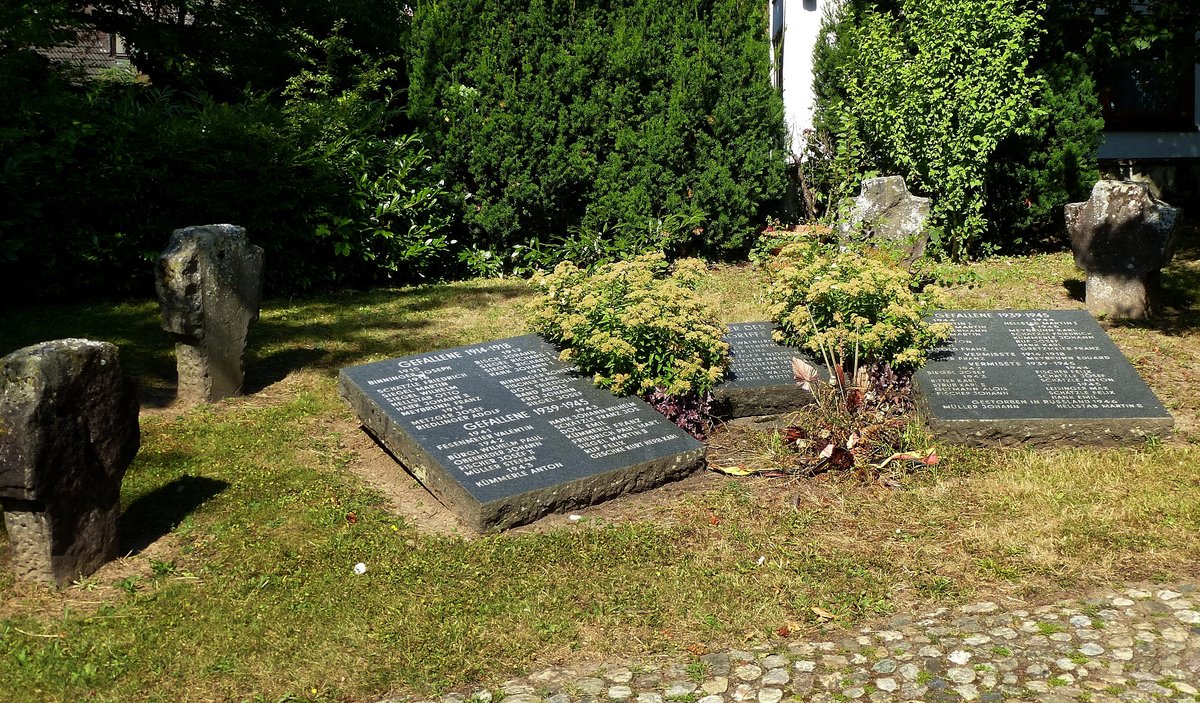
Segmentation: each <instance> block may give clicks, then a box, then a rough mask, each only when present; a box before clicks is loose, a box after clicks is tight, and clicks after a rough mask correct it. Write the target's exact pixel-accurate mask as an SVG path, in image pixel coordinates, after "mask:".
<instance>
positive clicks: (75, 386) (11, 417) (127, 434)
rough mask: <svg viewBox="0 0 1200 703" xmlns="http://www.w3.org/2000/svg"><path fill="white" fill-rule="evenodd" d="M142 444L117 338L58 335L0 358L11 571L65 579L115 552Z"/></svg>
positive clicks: (0, 455)
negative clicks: (126, 482)
mask: <svg viewBox="0 0 1200 703" xmlns="http://www.w3.org/2000/svg"><path fill="white" fill-rule="evenodd" d="M139 444H140V434H139V430H138V402H137V396H136V394H135V392H134V388H133V384H132V383H131V382H130V381H129V379H127V378H126V377H125V375H124V374H123V373H122V372H121V365H120V360H119V358H118V351H117V348H116V347H115V346H113V345H111V344H108V343H105V342H93V341H89V340H85V339H63V340H57V341H53V342H45V343H43V344H38V345H35V346H31V347H26V348H24V349H20V350H18V351H15V352H13V353H12V354H9V355H8V356H6V357H4V358H3V359H0V504H2V505H3V508H4V521H5V525H6V527H7V529H8V533H9V537H10V539H11V540H12V545H13V567H14V569H15V571H16V573H17V576H18V578H21V579H27V580H34V581H42V582H47V583H54V584H58V585H62V584H64V583H68V582H70V581H71V580H72V579H75V578H79V577H80V576H83V575H86V574H89V573H91V572H93V571H95V570H96V569H97V568H99V566H100V565H101V564H103V563H104V562H105V561H108V560H110V559H112V558H114V557H115V556H116V555H117V550H118V547H119V545H118V540H117V518H118V517H119V513H120V494H121V479H122V478H123V477H124V475H125V469H126V467H128V466H129V462H131V461H132V460H133V457H134V455H135V454H137V450H138V446H139Z"/></svg>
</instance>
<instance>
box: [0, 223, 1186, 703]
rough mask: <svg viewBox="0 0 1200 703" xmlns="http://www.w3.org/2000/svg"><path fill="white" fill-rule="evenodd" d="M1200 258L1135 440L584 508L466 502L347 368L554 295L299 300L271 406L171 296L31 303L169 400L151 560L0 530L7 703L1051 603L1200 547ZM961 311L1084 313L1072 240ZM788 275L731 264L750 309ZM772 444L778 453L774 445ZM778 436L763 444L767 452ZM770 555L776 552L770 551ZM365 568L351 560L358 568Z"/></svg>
mask: <svg viewBox="0 0 1200 703" xmlns="http://www.w3.org/2000/svg"><path fill="white" fill-rule="evenodd" d="M1198 259H1200V251H1197V248H1196V238H1195V236H1194V234H1193V236H1192V237H1191V238H1190V239H1189V241H1188V242H1187V246H1185V247H1184V248H1183V250H1182V251H1181V252H1180V253H1179V254H1178V255H1177V256H1176V262H1175V263H1174V264H1173V265H1172V266H1171V267H1170V269H1168V270H1167V271H1166V272H1165V273H1164V280H1165V284H1166V287H1167V291H1168V300H1167V302H1168V310H1167V311H1166V314H1165V315H1164V316H1163V317H1162V318H1160V319H1159V320H1156V321H1154V322H1151V323H1138V324H1111V323H1105V326H1106V327H1107V328H1108V330H1109V332H1110V334H1111V335H1112V337H1113V339H1114V340H1115V341H1116V343H1117V345H1118V346H1119V347H1120V348H1121V349H1122V350H1123V351H1124V352H1125V354H1126V355H1127V356H1128V357H1129V358H1130V360H1131V361H1132V362H1133V363H1134V365H1135V366H1136V367H1137V369H1138V370H1139V371H1140V372H1141V374H1142V375H1143V377H1145V378H1146V379H1147V381H1148V382H1149V383H1150V385H1151V386H1152V387H1153V389H1154V390H1155V392H1156V393H1157V394H1158V395H1159V397H1160V398H1161V399H1162V400H1163V401H1164V403H1165V404H1166V405H1167V407H1168V408H1169V409H1170V410H1171V412H1172V413H1173V414H1174V415H1175V417H1176V420H1177V428H1178V432H1177V435H1176V436H1175V437H1174V438H1173V439H1170V440H1168V441H1165V442H1153V443H1151V444H1148V445H1147V446H1145V447H1142V448H1136V449H1119V450H1111V449H1110V450H1083V449H1061V450H1054V451H1049V450H1038V451H1033V450H1022V449H1006V450H989V451H983V450H968V449H961V448H954V447H944V446H938V451H939V453H940V454H941V455H942V456H943V460H942V462H941V463H940V464H939V465H938V466H936V467H933V468H932V469H926V470H924V471H923V472H920V473H914V474H909V475H908V476H906V477H905V478H904V481H903V483H904V485H903V487H902V488H901V489H898V490H897V489H889V488H884V487H881V486H877V485H864V484H863V483H861V482H859V481H856V480H854V479H852V478H850V477H843V476H836V475H824V476H822V477H820V478H817V479H806V480H786V479H764V478H730V477H726V476H722V475H718V474H715V473H705V474H702V475H699V476H696V477H694V478H692V479H688V480H687V481H685V482H683V484H680V485H675V486H668V487H664V488H663V489H659V490H657V491H652V492H650V493H648V494H643V495H642V496H637V497H633V498H627V499H622V500H618V501H614V502H612V503H610V504H606V505H604V506H599V507H598V508H596V509H594V510H586V511H582V512H583V513H584V514H585V515H586V516H587V517H586V518H585V519H584V520H582V521H580V522H577V523H571V522H568V521H567V520H565V519H563V518H562V517H561V516H551V517H549V518H546V519H544V520H542V521H540V522H539V523H535V524H534V525H531V526H528V527H525V528H521V529H519V530H515V531H512V532H509V533H505V534H501V535H493V536H486V537H474V536H471V535H465V534H460V533H456V531H455V523H454V521H453V519H452V518H449V517H447V516H446V514H445V511H444V510H442V509H441V508H440V507H439V506H437V505H436V504H435V502H434V501H432V500H431V499H430V498H428V497H427V496H424V495H422V494H421V493H420V492H419V491H418V490H416V489H415V488H413V485H412V481H411V479H409V478H407V477H406V476H405V475H404V474H403V473H402V472H398V471H396V470H395V468H394V466H392V465H391V464H390V463H389V462H390V460H387V459H386V456H384V455H383V454H382V452H381V451H380V450H379V449H378V448H376V447H375V445H374V444H372V443H371V442H369V441H367V440H365V439H364V437H363V435H362V433H361V431H360V430H359V429H358V427H357V423H356V422H355V420H354V418H353V416H352V415H351V414H350V412H349V411H348V410H347V409H346V408H345V407H344V406H343V404H342V403H341V402H340V400H339V399H338V397H337V392H336V381H335V377H336V374H337V370H338V369H339V368H341V367H343V366H346V365H349V364H355V363H361V362H366V361H372V360H378V359H383V358H387V357H392V356H399V355H403V354H409V353H416V352H423V351H428V350H432V349H437V348H442V347H450V346H456V345H461V344H467V343H473V342H478V341H484V340H488V339H494V338H500V337H505V336H510V335H513V334H519V333H522V332H523V331H524V329H523V327H524V319H525V313H524V307H523V306H524V303H525V302H526V301H527V300H528V298H529V296H530V290H529V288H528V287H527V286H526V285H525V284H524V283H521V282H519V281H510V280H483V281H473V282H466V283H456V284H449V285H433V286H425V287H420V288H404V289H395V290H376V291H371V292H367V293H362V292H358V293H355V292H346V293H340V294H336V295H330V296H324V297H321V298H319V299H314V300H273V301H268V302H267V303H266V304H265V305H264V308H263V312H262V319H261V321H260V322H259V323H258V325H257V326H256V327H254V328H253V329H252V331H251V346H252V349H251V351H250V352H249V358H248V379H247V386H248V390H249V391H251V393H250V394H249V395H247V396H245V397H242V398H237V399H233V400H230V401H226V402H223V403H220V404H218V405H216V406H212V407H205V408H198V409H193V410H183V409H180V408H177V407H174V406H173V405H172V404H171V399H172V394H173V391H172V385H173V383H174V366H173V361H172V357H171V348H170V342H169V339H168V337H167V335H166V334H165V333H163V332H161V331H160V330H159V329H158V319H157V307H156V305H155V304H153V303H150V302H145V303H129V304H122V305H86V304H82V305H71V306H59V307H39V308H26V309H17V310H9V311H6V312H3V313H2V314H3V316H4V317H3V324H0V353H7V352H9V351H11V350H13V349H16V348H18V347H20V346H23V345H26V344H30V343H34V342H38V341H43V340H46V339H52V338H58V337H67V336H74V337H90V338H95V339H104V340H108V341H112V342H114V343H116V344H118V345H119V346H120V347H121V353H122V359H123V361H124V363H125V365H126V367H127V369H128V371H130V372H131V373H132V374H133V375H135V376H136V377H137V378H138V380H139V382H140V384H141V386H142V394H143V398H144V401H143V414H142V420H141V422H142V432H143V441H142V449H141V452H140V454H139V455H138V458H137V459H136V460H135V462H134V464H133V465H132V466H131V467H130V469H129V472H128V474H127V475H126V478H125V483H124V491H123V497H122V500H123V504H124V514H123V517H122V534H123V540H124V549H125V550H126V551H128V552H129V555H128V556H127V557H125V558H123V559H121V560H119V561H117V562H114V563H112V564H110V565H108V566H106V567H104V568H103V569H102V570H101V571H100V572H98V573H97V574H95V575H93V576H91V577H89V578H87V579H84V580H83V581H81V582H79V583H77V584H75V585H73V586H71V587H70V588H67V589H64V590H62V591H60V592H55V591H51V590H48V589H43V588H37V587H31V586H28V585H23V584H17V583H14V582H13V579H12V577H11V575H10V574H9V572H8V571H7V565H8V560H9V555H8V541H7V537H0V565H3V568H4V571H3V572H0V573H2V575H0V691H4V692H5V695H4V699H5V700H8V701H14V702H15V701H50V700H63V701H75V700H102V701H157V700H162V701H181V700H188V701H209V700H251V701H280V700H320V701H367V700H373V699H377V698H379V697H381V696H383V695H385V694H388V693H402V692H412V693H417V694H432V693H437V692H440V691H444V690H447V689H449V688H453V687H459V686H466V685H469V684H471V683H473V682H477V681H490V682H497V681H501V680H503V679H505V678H507V677H509V676H511V675H515V674H519V673H521V672H522V671H526V670H529V669H530V668H533V667H535V666H539V665H545V664H549V663H553V662H554V661H557V660H560V659H564V658H570V659H571V660H573V661H575V660H589V659H596V660H599V659H601V658H611V657H620V656H644V655H655V654H668V655H675V656H678V657H688V656H692V655H691V654H690V653H689V652H692V651H700V648H701V647H702V646H707V647H710V648H716V647H719V646H722V645H731V644H740V643H743V642H745V641H747V640H751V641H758V640H769V639H770V638H772V637H774V636H775V634H774V633H775V631H776V630H777V629H779V628H781V627H784V626H785V625H786V626H788V627H789V628H790V629H792V630H793V631H799V632H801V633H802V632H803V631H805V630H806V629H816V628H818V627H826V626H828V625H829V623H827V622H824V621H823V616H822V615H820V614H819V613H818V611H824V612H828V613H830V614H832V615H833V616H834V620H833V623H834V624H836V625H852V624H854V623H855V622H857V621H861V620H863V619H866V618H871V617H874V616H879V615H883V614H887V613H891V612H894V611H904V610H907V609H909V608H912V607H924V606H928V605H930V604H932V603H935V602H946V603H953V602H959V601H962V600H964V599H967V598H977V597H981V596H985V595H986V596H988V597H996V598H1004V597H1005V596H1014V597H1023V598H1026V599H1031V600H1035V601H1039V600H1051V599H1055V598H1059V597H1062V596H1063V595H1064V594H1073V593H1077V592H1082V591H1086V590H1090V589H1092V588H1094V587H1099V586H1101V585H1104V584H1108V583H1113V582H1122V581H1126V580H1141V579H1169V578H1176V577H1183V576H1194V575H1196V573H1197V569H1198V565H1200V469H1198V468H1197V467H1198V466H1200V428H1198V427H1197V416H1198V412H1197V409H1198V407H1200V402H1198V395H1200V384H1198V383H1197V379H1198V376H1200V303H1197V297H1198V296H1200V262H1198ZM947 279H948V280H959V281H961V282H960V283H958V284H956V285H953V286H951V287H950V288H949V290H948V294H949V297H950V298H951V300H952V301H953V305H954V306H957V307H979V308H994V307H1014V308H1078V307H1082V303H1081V302H1080V298H1081V296H1082V287H1083V280H1082V274H1080V273H1078V272H1076V271H1075V270H1074V267H1073V265H1072V263H1071V260H1070V255H1069V254H1065V253H1059V254H1044V255H1037V256H1030V257H1021V258H997V259H991V260H988V261H985V262H980V263H976V264H974V265H972V266H970V267H955V268H953V269H951V270H948V271H947ZM761 289H762V277H761V275H760V274H759V272H758V271H757V270H755V269H753V268H750V267H746V266H727V267H721V268H719V269H717V270H716V271H715V272H714V273H713V275H712V277H711V281H710V282H709V284H708V286H707V288H706V290H705V295H707V296H709V297H710V298H711V299H712V300H713V301H714V302H715V303H716V304H717V305H718V306H719V307H720V309H721V310H722V311H723V314H724V316H725V318H726V320H727V321H729V322H736V321H747V320H754V319H761V318H762V317H763V312H762V309H763V303H762V301H761V299H760V294H761ZM746 441H758V442H761V443H762V451H761V452H760V453H761V454H762V455H763V456H765V457H768V458H769V444H770V438H769V437H761V438H757V439H754V438H751V439H749V440H746ZM750 449H753V447H751V448H750ZM760 558H764V559H762V561H761V564H760V563H759V562H760ZM360 561H361V562H364V563H366V564H367V568H368V570H367V572H366V574H364V575H361V576H358V575H355V574H354V572H353V566H354V564H355V563H356V562H360Z"/></svg>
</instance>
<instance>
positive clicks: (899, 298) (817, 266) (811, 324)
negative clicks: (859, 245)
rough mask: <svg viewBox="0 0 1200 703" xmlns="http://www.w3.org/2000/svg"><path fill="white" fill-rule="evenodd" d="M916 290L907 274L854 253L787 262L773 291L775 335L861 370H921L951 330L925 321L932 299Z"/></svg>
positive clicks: (772, 316)
mask: <svg viewBox="0 0 1200 703" xmlns="http://www.w3.org/2000/svg"><path fill="white" fill-rule="evenodd" d="M909 284H910V277H909V275H908V274H907V273H905V272H903V271H899V270H896V269H892V268H889V267H887V266H886V265H884V264H883V263H882V262H879V261H876V260H873V259H869V258H866V257H864V256H862V255H861V254H858V253H856V252H853V251H847V252H843V253H840V254H837V255H835V256H820V255H817V256H811V257H797V258H795V259H792V260H790V261H785V262H784V263H783V264H782V265H781V266H779V268H778V269H777V270H776V271H775V275H774V280H773V281H772V284H771V289H770V291H769V296H770V302H771V308H770V313H771V318H772V319H773V320H774V321H775V323H776V324H777V326H778V331H777V332H776V333H775V337H776V339H777V340H779V341H781V342H784V343H786V344H791V345H793V346H798V347H803V348H805V349H808V350H809V351H812V352H814V353H817V354H825V355H829V354H833V356H835V357H837V358H838V359H844V360H846V361H851V360H853V361H854V365H855V366H858V363H859V361H860V360H861V361H862V362H864V363H865V362H876V361H878V362H883V363H886V364H890V365H892V366H894V367H897V368H899V369H913V368H916V367H918V366H920V365H921V364H922V363H924V362H925V353H926V352H927V351H928V350H929V349H930V348H932V347H933V346H935V345H937V344H938V343H939V342H942V341H944V340H945V339H946V338H947V337H948V336H949V328H948V327H947V326H945V325H930V324H927V323H926V322H925V321H924V320H923V318H924V317H925V315H926V314H928V313H929V311H930V310H931V309H932V301H931V300H930V296H929V295H927V294H916V293H914V292H913V291H912V288H911V286H910V285H909ZM825 361H826V363H829V362H830V359H825Z"/></svg>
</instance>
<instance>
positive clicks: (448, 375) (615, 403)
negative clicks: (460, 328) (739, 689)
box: [338, 335, 704, 531]
mask: <svg viewBox="0 0 1200 703" xmlns="http://www.w3.org/2000/svg"><path fill="white" fill-rule="evenodd" d="M338 380H339V388H340V391H341V394H342V397H343V398H345V399H346V401H347V402H349V404H350V406H351V407H352V408H353V409H354V411H355V412H356V413H357V414H358V417H359V419H361V420H362V423H363V425H364V426H365V427H366V428H367V429H368V430H369V431H370V432H371V434H373V435H374V436H375V437H376V438H378V439H379V441H380V442H382V443H383V445H384V446H385V447H387V448H388V450H390V451H391V452H392V454H393V455H394V456H395V457H396V458H397V459H399V460H400V461H401V462H402V463H403V464H404V465H405V467H407V468H408V470H409V471H410V472H412V474H413V475H414V476H415V477H416V478H417V479H418V480H419V481H420V482H421V483H422V484H424V486H425V487H426V488H427V489H429V491H430V492H431V493H433V494H434V495H435V496H437V498H438V499H439V500H441V501H442V502H443V503H445V504H446V505H448V506H449V507H450V508H452V509H454V510H455V511H456V512H458V513H459V514H460V515H461V516H462V517H463V519H464V520H465V521H466V522H467V523H468V524H469V525H471V526H472V527H474V528H475V529H477V530H480V531H483V530H489V529H504V528H508V527H513V526H515V525H520V524H524V523H527V522H530V521H532V520H535V519H537V518H539V517H541V516H543V515H546V514H548V513H551V512H556V511H561V510H567V509H570V508H574V507H578V506H586V505H593V504H595V503H599V502H601V501H604V500H608V499H610V498H614V497H616V496H619V495H623V494H625V493H633V492H637V491H643V490H646V489H649V488H653V487H655V486H658V485H660V484H662V483H665V482H667V481H671V480H675V479H679V478H682V477H684V476H686V475H687V474H689V473H691V472H692V471H693V470H695V469H696V468H698V467H699V466H700V465H701V464H702V463H703V460H704V445H703V444H701V443H700V442H698V441H696V440H695V439H693V438H692V437H691V436H689V435H688V434H686V433H685V432H683V431H682V430H680V429H679V428H678V427H676V426H675V425H674V423H672V422H670V421H669V420H667V419H666V418H664V417H663V416H662V415H660V414H658V413H657V412H656V411H655V410H654V409H653V408H651V407H650V406H649V405H647V404H646V403H645V402H644V401H642V400H641V399H639V398H635V397H626V398H618V397H616V396H614V395H612V394H611V393H610V392H608V391H606V390H602V389H599V388H596V387H595V386H594V385H592V382H591V379H589V378H586V377H581V376H579V375H578V374H577V372H576V370H575V369H574V367H572V366H571V365H570V364H566V363H564V362H561V361H559V360H558V351H557V350H556V349H555V348H554V347H553V346H551V345H549V344H547V343H546V342H544V341H543V340H542V339H541V338H540V337H538V336H536V335H527V336H524V337H514V338H511V339H503V340H499V341H495V342H487V343H484V344H476V345H472V346H467V347H459V348H456V349H447V350H444V351H438V352H432V353H429V354H420V355H417V356H408V357H404V358H401V359H389V360H388V361H380V362H376V363H373V364H364V365H362V366H354V367H350V368H346V369H342V371H341V374H340V375H339V379H338Z"/></svg>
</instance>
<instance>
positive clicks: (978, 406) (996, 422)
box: [916, 310, 1175, 445]
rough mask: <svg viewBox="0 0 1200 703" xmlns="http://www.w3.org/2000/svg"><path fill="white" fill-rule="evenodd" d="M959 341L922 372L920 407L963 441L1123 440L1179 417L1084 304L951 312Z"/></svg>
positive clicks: (938, 318) (943, 318) (946, 317)
mask: <svg viewBox="0 0 1200 703" xmlns="http://www.w3.org/2000/svg"><path fill="white" fill-rule="evenodd" d="M933 321H935V322H946V323H949V324H950V325H951V326H953V328H954V332H953V338H952V340H951V341H950V343H949V344H948V345H947V346H946V347H943V348H942V349H941V350H937V351H934V352H933V353H932V354H930V360H929V362H928V363H927V364H926V365H925V367H924V368H922V369H921V370H920V371H918V372H917V374H916V382H917V388H918V391H919V398H918V405H919V407H920V408H921V411H922V414H923V415H924V416H925V417H926V419H927V421H928V423H929V425H930V427H931V428H932V429H933V431H934V432H935V433H936V434H938V435H939V436H942V437H944V438H945V439H947V440H949V441H951V442H956V443H963V444H993V445H994V444H1001V445H1009V444H1014V445H1015V444H1033V445H1039V444H1044V445H1064V444H1075V445H1116V444H1131V443H1136V442H1141V441H1143V440H1144V439H1145V438H1146V437H1147V436H1150V435H1157V436H1166V435H1169V434H1170V433H1171V430H1172V428H1173V427H1174V426H1175V421H1174V419H1173V418H1172V417H1171V415H1170V413H1168V412H1167V410H1166V408H1164V407H1163V405H1162V403H1160V402H1159V400H1158V398H1156V397H1155V396H1154V393H1153V392H1152V391H1151V390H1150V388H1149V386H1147V385H1146V383H1145V381H1143V380H1142V379H1141V377H1140V376H1138V374H1137V371H1136V370H1134V368H1133V366H1132V365H1131V364H1130V363H1129V362H1128V361H1127V360H1126V359H1125V357H1124V356H1123V355H1122V354H1121V351H1120V350H1119V349H1117V346H1116V345H1115V344H1113V342H1112V340H1111V339H1109V337H1108V335H1107V334H1105V333H1104V330H1102V329H1101V328H1100V325H1098V324H1096V320H1095V319H1094V318H1092V316H1091V314H1090V313H1088V312H1087V311H1086V310H1013V311H997V310H947V311H943V312H939V313H936V314H935V315H934V316H933Z"/></svg>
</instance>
